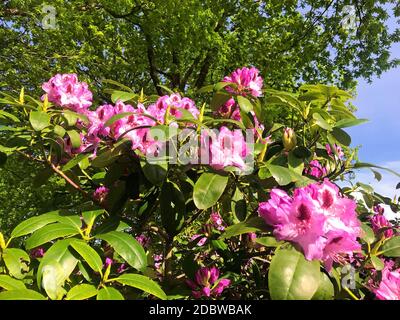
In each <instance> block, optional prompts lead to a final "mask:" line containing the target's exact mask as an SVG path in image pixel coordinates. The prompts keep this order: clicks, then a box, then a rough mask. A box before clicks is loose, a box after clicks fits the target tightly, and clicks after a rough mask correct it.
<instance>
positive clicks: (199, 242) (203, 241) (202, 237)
mask: <svg viewBox="0 0 400 320" xmlns="http://www.w3.org/2000/svg"><path fill="white" fill-rule="evenodd" d="M199 238H201V239H200V240H198V241H197V245H198V246H199V247H202V246H204V244H205V243H206V241H207V237H206V236H204V235H201V234H194V235H193V236H192V237H191V238H190V241H195V240H197V239H199Z"/></svg>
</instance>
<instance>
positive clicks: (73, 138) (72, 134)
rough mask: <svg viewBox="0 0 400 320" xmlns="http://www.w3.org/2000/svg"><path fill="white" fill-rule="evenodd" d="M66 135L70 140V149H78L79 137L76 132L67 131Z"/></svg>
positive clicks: (79, 144)
mask: <svg viewBox="0 0 400 320" xmlns="http://www.w3.org/2000/svg"><path fill="white" fill-rule="evenodd" d="M67 134H68V136H69V138H70V139H71V145H72V148H79V147H80V146H81V143H82V141H81V136H80V134H79V133H78V132H77V131H76V130H68V131H67Z"/></svg>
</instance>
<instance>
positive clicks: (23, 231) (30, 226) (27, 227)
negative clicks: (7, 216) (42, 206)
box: [11, 212, 58, 238]
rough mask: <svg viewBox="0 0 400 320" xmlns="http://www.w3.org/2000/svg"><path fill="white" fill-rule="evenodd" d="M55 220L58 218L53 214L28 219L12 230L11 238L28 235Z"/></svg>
mask: <svg viewBox="0 0 400 320" xmlns="http://www.w3.org/2000/svg"><path fill="white" fill-rule="evenodd" d="M57 219H58V218H57V217H56V216H55V215H54V212H49V213H45V214H42V215H40V216H37V217H32V218H29V219H27V220H25V221H23V222H21V223H20V224H19V225H17V226H16V227H15V228H14V230H13V231H12V232H11V237H13V238H17V237H22V236H24V235H27V234H30V233H32V232H35V231H36V230H38V229H40V228H42V227H44V226H45V225H48V224H50V223H53V222H56V221H57Z"/></svg>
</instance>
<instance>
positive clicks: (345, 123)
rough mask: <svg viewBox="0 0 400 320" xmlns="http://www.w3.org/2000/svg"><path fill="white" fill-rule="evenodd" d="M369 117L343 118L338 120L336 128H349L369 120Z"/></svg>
mask: <svg viewBox="0 0 400 320" xmlns="http://www.w3.org/2000/svg"><path fill="white" fill-rule="evenodd" d="M368 121H369V120H368V119H342V120H339V121H338V122H336V124H335V128H348V127H354V126H358V125H360V124H363V123H366V122H368Z"/></svg>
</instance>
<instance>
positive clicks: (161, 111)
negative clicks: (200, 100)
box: [147, 93, 200, 123]
mask: <svg viewBox="0 0 400 320" xmlns="http://www.w3.org/2000/svg"><path fill="white" fill-rule="evenodd" d="M168 106H169V107H170V110H169V114H170V115H171V116H173V117H175V118H182V116H184V115H183V111H182V110H187V111H188V112H190V113H191V114H192V115H193V117H194V118H196V119H197V117H198V116H199V114H200V111H199V110H198V109H197V108H196V105H195V103H194V101H193V100H191V99H189V98H186V97H184V98H182V97H181V95H180V94H179V93H173V94H171V95H169V96H168V95H165V96H162V97H160V98H158V100H157V102H156V103H154V104H151V105H149V106H148V107H147V112H148V114H149V115H151V116H152V117H154V118H156V119H157V120H158V121H159V122H160V123H164V118H165V113H166V111H167V109H168Z"/></svg>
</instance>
